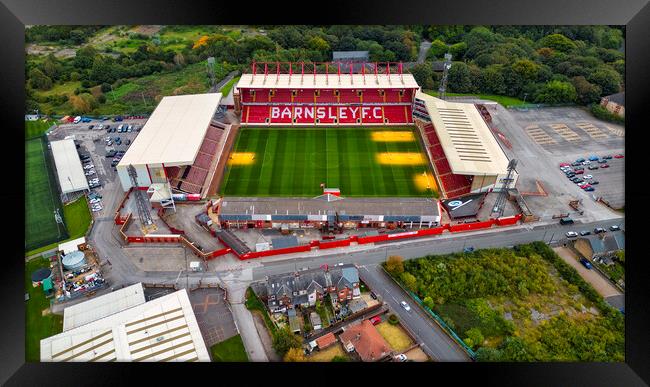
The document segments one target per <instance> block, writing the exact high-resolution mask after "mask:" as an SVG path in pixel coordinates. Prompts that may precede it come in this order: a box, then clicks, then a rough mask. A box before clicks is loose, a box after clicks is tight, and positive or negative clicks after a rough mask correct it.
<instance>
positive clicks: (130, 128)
mask: <svg viewBox="0 0 650 387" xmlns="http://www.w3.org/2000/svg"><path fill="white" fill-rule="evenodd" d="M126 131H127V132H129V133H131V132H133V125H129V128H128V129H127V130H126Z"/></svg>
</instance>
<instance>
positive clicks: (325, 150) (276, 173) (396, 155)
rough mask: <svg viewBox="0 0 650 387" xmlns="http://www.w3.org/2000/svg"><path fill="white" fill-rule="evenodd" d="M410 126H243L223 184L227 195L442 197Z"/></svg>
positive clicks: (222, 192) (222, 191)
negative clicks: (333, 192)
mask: <svg viewBox="0 0 650 387" xmlns="http://www.w3.org/2000/svg"><path fill="white" fill-rule="evenodd" d="M416 136H417V135H416V133H415V132H414V131H413V129H412V128H409V127H401V128H396V127H374V128H369V127H365V128H363V127H362V128H359V127H354V128H242V129H241V131H240V133H239V135H238V138H237V141H236V142H235V146H234V149H233V150H232V152H231V153H230V155H229V160H228V168H227V169H226V172H225V175H224V181H223V183H222V185H221V194H222V195H224V196H298V197H301V196H302V197H305V196H307V197H309V196H311V197H313V196H317V195H320V194H322V192H323V191H322V188H321V186H320V185H321V183H324V184H325V187H328V188H339V189H340V190H341V196H344V197H345V196H348V197H353V196H356V197H372V196H375V197H378V196H384V197H391V196H393V197H399V196H402V197H404V196H420V197H423V196H429V197H431V196H437V192H436V186H435V179H434V178H433V174H432V172H431V169H430V167H429V163H428V162H427V158H426V155H425V154H424V153H423V152H422V150H421V148H420V142H419V140H418V138H417V137H416Z"/></svg>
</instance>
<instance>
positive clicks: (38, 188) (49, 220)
mask: <svg viewBox="0 0 650 387" xmlns="http://www.w3.org/2000/svg"><path fill="white" fill-rule="evenodd" d="M46 151H47V145H45V141H44V140H43V138H42V137H39V138H35V139H32V140H29V141H26V142H25V250H32V249H34V248H37V247H40V246H43V245H46V244H49V243H52V242H56V241H59V240H62V239H65V238H67V236H68V235H67V232H66V230H65V227H64V226H63V225H58V224H57V223H56V221H55V219H54V208H55V207H56V208H60V211H59V212H60V214H61V216H62V217H63V209H62V206H61V203H60V201H59V198H58V193H57V191H56V188H55V187H56V181H55V178H54V176H53V175H52V174H51V173H50V172H49V171H48V168H47V165H46V159H45V154H46Z"/></svg>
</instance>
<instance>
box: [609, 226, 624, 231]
mask: <svg viewBox="0 0 650 387" xmlns="http://www.w3.org/2000/svg"><path fill="white" fill-rule="evenodd" d="M609 229H610V230H612V231H619V230H620V229H621V226H619V225H617V224H615V225H613V226H611V227H610V228H609Z"/></svg>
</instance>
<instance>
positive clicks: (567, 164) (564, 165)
mask: <svg viewBox="0 0 650 387" xmlns="http://www.w3.org/2000/svg"><path fill="white" fill-rule="evenodd" d="M570 166H571V164H569V163H560V167H570Z"/></svg>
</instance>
